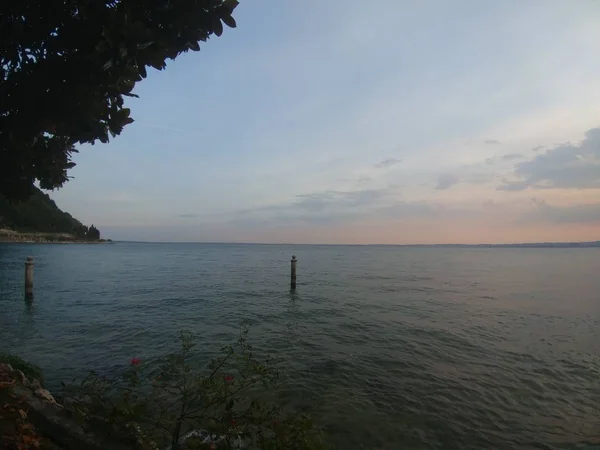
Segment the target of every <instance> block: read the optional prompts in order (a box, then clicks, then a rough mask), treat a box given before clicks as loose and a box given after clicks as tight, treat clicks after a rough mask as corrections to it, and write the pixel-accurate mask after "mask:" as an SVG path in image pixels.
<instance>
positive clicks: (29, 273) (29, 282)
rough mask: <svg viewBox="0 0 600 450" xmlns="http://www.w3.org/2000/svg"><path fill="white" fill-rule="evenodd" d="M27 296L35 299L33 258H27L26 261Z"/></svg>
mask: <svg viewBox="0 0 600 450" xmlns="http://www.w3.org/2000/svg"><path fill="white" fill-rule="evenodd" d="M25 296H26V297H33V258H32V257H31V256H28V257H27V261H25Z"/></svg>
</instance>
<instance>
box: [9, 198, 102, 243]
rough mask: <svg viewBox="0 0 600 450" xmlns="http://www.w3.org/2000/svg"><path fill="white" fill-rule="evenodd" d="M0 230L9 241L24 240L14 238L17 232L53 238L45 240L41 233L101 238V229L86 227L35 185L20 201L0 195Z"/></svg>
mask: <svg viewBox="0 0 600 450" xmlns="http://www.w3.org/2000/svg"><path fill="white" fill-rule="evenodd" d="M0 231H2V233H1V234H2V235H3V236H4V238H5V239H4V240H11V241H12V240H23V239H16V237H17V236H18V235H19V234H21V235H22V234H26V235H27V236H30V235H31V234H34V233H38V234H39V233H45V234H48V235H51V236H54V239H45V238H47V237H48V236H44V239H39V240H67V241H69V240H70V241H73V240H84V241H97V240H99V239H100V231H99V230H98V229H97V228H96V227H94V226H93V225H92V226H90V227H87V226H85V225H83V224H82V223H81V222H80V221H79V220H77V219H75V218H74V217H73V216H71V215H70V214H69V213H66V212H64V211H61V210H60V208H59V207H58V206H56V203H54V201H53V200H52V199H51V198H50V197H49V196H48V194H45V193H44V192H42V191H41V190H39V189H38V188H34V192H33V194H32V195H31V196H30V197H29V198H28V199H27V200H25V201H23V202H17V203H11V202H9V201H8V200H6V199H5V198H4V197H2V196H0ZM11 232H12V233H11ZM11 236H12V238H11ZM57 236H58V237H57Z"/></svg>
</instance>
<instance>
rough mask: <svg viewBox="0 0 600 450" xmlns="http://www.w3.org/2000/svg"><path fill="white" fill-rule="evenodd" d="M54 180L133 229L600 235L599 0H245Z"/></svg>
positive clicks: (127, 230)
mask: <svg viewBox="0 0 600 450" xmlns="http://www.w3.org/2000/svg"><path fill="white" fill-rule="evenodd" d="M234 17H235V19H236V21H237V24H238V27H237V28H236V29H228V28H226V29H225V31H224V33H223V35H222V36H221V37H219V38H217V37H213V38H211V39H210V40H209V41H208V42H206V43H205V44H204V45H201V51H200V52H190V53H186V54H184V55H181V56H180V57H178V58H177V59H176V60H175V61H169V63H168V66H167V69H166V70H164V71H154V70H153V69H152V70H151V71H149V75H148V78H147V79H146V80H144V81H142V82H140V83H138V85H137V86H136V88H135V91H134V92H135V93H137V94H138V95H139V97H140V98H139V99H131V100H130V101H128V104H127V106H128V107H130V108H131V109H132V117H133V118H134V119H135V120H136V121H135V123H133V124H131V125H129V126H128V127H126V129H125V130H124V131H123V133H122V134H121V135H120V136H118V137H117V138H115V139H113V140H112V141H111V142H110V143H109V144H100V143H98V144H96V145H94V146H84V147H81V148H80V153H79V154H78V155H76V156H75V162H76V163H77V166H76V167H75V168H74V169H73V170H72V171H71V172H70V174H71V175H72V176H73V177H74V178H73V180H71V181H70V182H69V183H67V184H66V185H65V187H64V188H62V189H60V190H58V191H55V192H53V193H51V197H52V198H54V199H55V200H56V202H57V204H58V205H59V207H61V208H62V209H63V210H66V211H68V212H69V213H71V214H72V215H73V216H74V217H76V218H78V219H79V220H81V221H82V222H84V223H86V224H88V225H89V224H92V223H93V224H94V225H96V226H97V227H99V228H100V230H101V232H102V234H103V237H107V238H112V239H116V240H142V241H197V242H269V243H330V244H414V243H424V244H431V243H513V242H537V241H586V240H599V239H600V50H599V49H598V43H599V42H600V2H599V1H597V0H577V1H576V2H575V1H571V0H561V1H553V0H528V1H522V0H505V1H502V2H491V1H487V2H483V1H480V0H439V1H437V0H436V1H434V0H423V1H419V2H409V1H397V0H374V1H371V2H364V1H360V2H359V1H347V0H327V1H326V2H324V1H317V0H287V1H279V2H276V1H273V0H241V3H240V5H239V6H238V8H237V9H236V11H235V13H234Z"/></svg>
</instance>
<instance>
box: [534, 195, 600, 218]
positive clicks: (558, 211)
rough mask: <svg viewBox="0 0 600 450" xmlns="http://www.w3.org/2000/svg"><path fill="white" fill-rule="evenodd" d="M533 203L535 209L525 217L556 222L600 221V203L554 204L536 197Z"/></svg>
mask: <svg viewBox="0 0 600 450" xmlns="http://www.w3.org/2000/svg"><path fill="white" fill-rule="evenodd" d="M532 203H533V205H534V209H533V211H532V212H530V213H528V214H526V215H525V219H528V220H534V221H543V222H550V223H555V224H567V223H596V222H598V223H600V203H595V204H584V205H567V206H554V205H550V204H548V203H547V202H546V201H545V200H538V199H536V198H533V199H532Z"/></svg>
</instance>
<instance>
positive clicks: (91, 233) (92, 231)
mask: <svg viewBox="0 0 600 450" xmlns="http://www.w3.org/2000/svg"><path fill="white" fill-rule="evenodd" d="M87 239H88V240H90V241H97V240H98V239H100V230H98V228H96V227H95V226H94V225H92V226H90V228H89V229H88V232H87Z"/></svg>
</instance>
